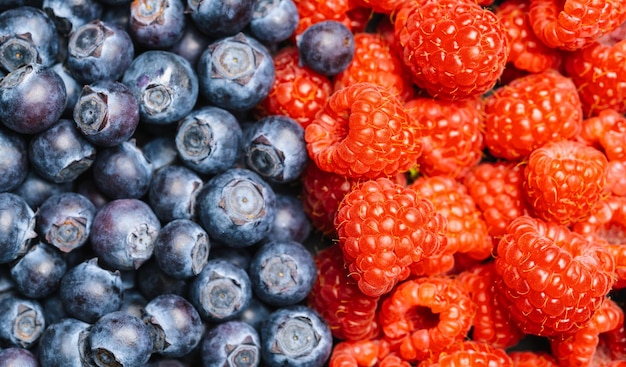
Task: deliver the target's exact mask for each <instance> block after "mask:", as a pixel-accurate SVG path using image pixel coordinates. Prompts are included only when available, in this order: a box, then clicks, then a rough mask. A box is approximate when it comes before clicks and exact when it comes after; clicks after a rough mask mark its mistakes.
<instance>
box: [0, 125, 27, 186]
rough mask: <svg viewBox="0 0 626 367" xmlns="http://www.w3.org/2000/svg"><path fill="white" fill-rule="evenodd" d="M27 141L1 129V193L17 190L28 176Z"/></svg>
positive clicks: (20, 136)
mask: <svg viewBox="0 0 626 367" xmlns="http://www.w3.org/2000/svg"><path fill="white" fill-rule="evenodd" d="M26 147H27V145H26V139H25V138H24V137H23V136H22V135H18V134H15V133H13V132H11V131H8V130H6V129H3V128H0V172H2V175H0V191H1V192H5V191H11V190H13V189H15V188H17V187H18V186H19V185H20V184H21V183H22V182H23V181H24V180H25V179H26V175H27V174H28V154H27V148H26Z"/></svg>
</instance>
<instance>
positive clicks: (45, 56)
mask: <svg viewBox="0 0 626 367" xmlns="http://www.w3.org/2000/svg"><path fill="white" fill-rule="evenodd" d="M0 40H2V41H0V67H2V69H4V70H5V71H9V72H11V71H13V70H15V69H17V68H19V67H21V66H23V65H26V64H31V63H37V64H41V65H43V67H49V66H52V65H53V64H54V63H55V62H56V59H57V54H58V52H59V35H58V33H57V30H56V27H55V25H54V22H53V21H52V19H51V18H50V17H48V15H46V13H45V12H44V11H43V10H41V9H38V8H35V7H32V6H21V7H17V8H14V9H10V10H6V11H4V12H2V13H0Z"/></svg>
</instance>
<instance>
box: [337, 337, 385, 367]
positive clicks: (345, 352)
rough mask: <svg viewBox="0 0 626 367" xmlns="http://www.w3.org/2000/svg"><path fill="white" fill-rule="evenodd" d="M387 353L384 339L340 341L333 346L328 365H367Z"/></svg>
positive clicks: (345, 366)
mask: <svg viewBox="0 0 626 367" xmlns="http://www.w3.org/2000/svg"><path fill="white" fill-rule="evenodd" d="M387 354H389V342H387V341H386V340H384V339H373V340H370V339H364V340H357V341H342V342H339V343H337V344H335V346H334V347H333V352H332V354H331V355H330V361H329V367H361V366H362V367H369V366H374V365H376V364H377V363H378V362H379V361H380V359H382V358H384V356H386V355H387Z"/></svg>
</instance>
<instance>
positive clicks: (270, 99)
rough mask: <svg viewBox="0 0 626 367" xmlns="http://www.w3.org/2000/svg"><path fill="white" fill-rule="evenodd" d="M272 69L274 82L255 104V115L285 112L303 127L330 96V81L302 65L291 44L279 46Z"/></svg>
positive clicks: (284, 113) (297, 53) (296, 50)
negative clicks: (283, 46)
mask: <svg viewBox="0 0 626 367" xmlns="http://www.w3.org/2000/svg"><path fill="white" fill-rule="evenodd" d="M274 68H275V71H276V77H275V79H274V84H273V85H272V88H271V89H270V91H269V94H268V96H267V97H266V98H265V99H263V100H262V101H261V103H259V104H258V105H257V106H256V108H255V111H254V112H255V115H256V117H257V118H261V117H265V116H269V115H286V116H289V117H291V118H292V119H294V120H296V121H298V122H299V123H300V125H302V127H303V128H306V127H307V126H308V125H309V124H310V123H311V121H313V118H314V117H315V114H316V113H317V112H318V111H319V110H321V109H322V108H323V106H324V103H325V102H326V100H327V99H328V97H329V96H330V95H331V93H332V85H331V82H330V80H329V79H328V77H327V76H325V75H322V74H320V73H317V72H315V71H313V70H311V69H310V68H308V67H306V66H301V65H300V63H299V52H298V49H297V48H296V47H294V46H288V47H285V48H282V49H281V50H280V51H278V53H277V54H276V55H274Z"/></svg>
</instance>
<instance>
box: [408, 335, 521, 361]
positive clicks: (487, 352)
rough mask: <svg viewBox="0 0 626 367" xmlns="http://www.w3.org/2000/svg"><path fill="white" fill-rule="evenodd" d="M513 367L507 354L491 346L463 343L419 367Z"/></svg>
mask: <svg viewBox="0 0 626 367" xmlns="http://www.w3.org/2000/svg"><path fill="white" fill-rule="evenodd" d="M431 366H432V367H462V366H472V367H496V366H497V367H513V366H514V365H513V361H512V360H511V357H509V356H508V355H507V354H506V352H505V351H504V350H502V349H499V348H496V347H494V346H491V345H489V344H485V343H479V342H475V341H469V340H468V341H462V342H456V343H454V344H452V345H451V346H450V347H449V348H448V349H446V350H445V352H443V353H441V354H439V355H435V356H434V357H432V358H429V359H428V360H425V361H422V362H421V363H420V364H419V365H418V367H431Z"/></svg>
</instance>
